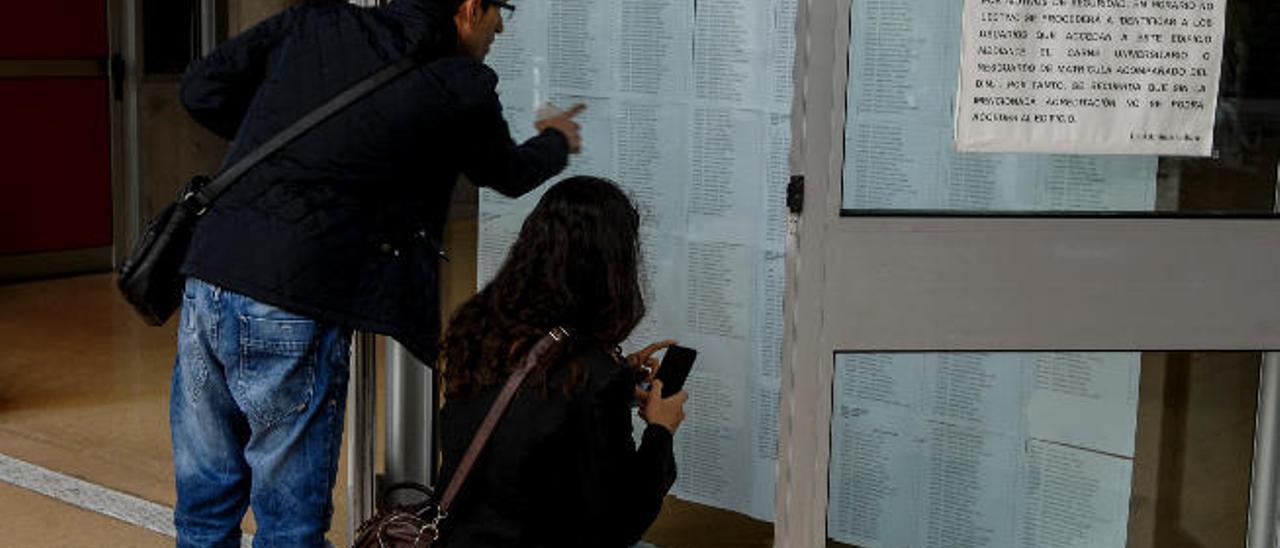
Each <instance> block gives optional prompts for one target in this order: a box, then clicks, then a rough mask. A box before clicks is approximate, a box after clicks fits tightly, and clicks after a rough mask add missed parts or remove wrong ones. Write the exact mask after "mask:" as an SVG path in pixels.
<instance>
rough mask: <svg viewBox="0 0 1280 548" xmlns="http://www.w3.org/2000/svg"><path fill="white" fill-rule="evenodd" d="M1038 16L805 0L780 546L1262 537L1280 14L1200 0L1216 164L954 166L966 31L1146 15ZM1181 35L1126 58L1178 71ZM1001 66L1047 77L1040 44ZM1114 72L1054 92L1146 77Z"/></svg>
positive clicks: (1081, 6) (985, 161)
mask: <svg viewBox="0 0 1280 548" xmlns="http://www.w3.org/2000/svg"><path fill="white" fill-rule="evenodd" d="M1032 4H1040V3H1025V2H972V1H971V2H965V1H962V0H945V1H943V2H923V1H901V0H899V1H888V0H837V1H835V2H801V5H800V9H799V13H798V17H799V21H800V23H799V25H798V27H799V38H798V45H797V49H798V53H797V60H798V64H799V68H798V69H797V71H798V74H799V77H798V79H797V82H798V84H797V90H796V93H797V95H799V96H800V99H799V100H798V101H797V103H798V104H799V105H802V106H801V107H798V108H800V109H801V110H802V112H798V113H797V116H796V117H795V118H796V120H797V121H796V126H795V129H794V138H793V139H794V142H795V143H796V145H795V159H794V160H793V168H794V169H795V170H796V171H797V172H798V173H803V174H804V176H805V182H804V190H803V200H804V203H803V209H802V211H801V212H800V213H799V214H797V215H795V216H794V217H793V225H792V230H791V232H790V234H789V242H788V246H789V247H788V252H789V257H788V273H787V274H788V277H787V279H788V291H787V299H786V322H787V324H786V329H785V332H786V334H787V335H786V340H785V344H784V364H785V365H784V371H783V375H782V402H781V408H780V414H781V417H782V418H781V422H780V430H781V438H782V440H783V441H782V444H783V445H782V450H781V454H782V461H781V462H780V464H779V480H778V490H777V493H778V498H777V508H778V520H777V523H776V529H775V541H776V543H777V544H778V545H780V546H822V545H824V544H826V543H832V545H838V546H844V545H856V546H974V547H986V546H991V547H1000V546H1058V545H1062V546H1069V545H1075V544H1072V542H1075V543H1080V542H1084V543H1085V544H1084V545H1089V546H1117V547H1122V546H1133V547H1142V546H1196V547H1201V546H1203V547H1208V546H1239V545H1242V544H1244V543H1245V542H1246V539H1251V540H1248V542H1251V543H1252V542H1257V541H1258V539H1264V538H1270V535H1271V530H1272V529H1273V525H1274V516H1271V515H1270V514H1269V509H1270V506H1271V505H1270V501H1271V497H1270V496H1269V491H1268V489H1269V486H1268V482H1269V481H1270V480H1269V478H1270V477H1271V474H1272V472H1271V466H1270V463H1271V461H1272V460H1273V459H1272V458H1271V455H1270V453H1269V451H1270V449H1269V447H1270V444H1269V436H1267V435H1261V436H1255V431H1256V432H1262V433H1266V432H1269V431H1270V429H1269V428H1267V427H1266V426H1267V425H1269V424H1271V423H1269V422H1267V421H1270V420H1272V417H1271V414H1272V413H1273V408H1272V405H1271V402H1273V398H1274V395H1273V393H1272V390H1273V387H1272V383H1271V382H1270V381H1269V380H1268V379H1270V374H1271V367H1273V366H1272V365H1270V363H1271V361H1270V358H1268V356H1269V355H1267V354H1264V353H1263V352H1264V351H1267V350H1273V349H1275V348H1276V347H1277V344H1278V343H1280V329H1277V328H1276V326H1277V320H1280V315H1278V314H1277V313H1276V310H1277V305H1278V304H1280V259H1277V258H1276V257H1275V254H1274V253H1273V252H1271V251H1269V250H1272V249H1274V248H1275V246H1276V245H1277V244H1280V223H1277V222H1276V221H1275V219H1274V218H1272V216H1271V212H1272V211H1273V210H1274V206H1275V204H1274V196H1275V183H1276V175H1277V156H1278V154H1277V151H1280V146H1277V144H1278V143H1280V124H1278V123H1277V120H1278V119H1280V102H1278V99H1280V85H1277V80H1276V78H1275V76H1274V75H1273V74H1270V72H1273V71H1268V70H1266V69H1262V68H1260V66H1259V65H1258V63H1257V59H1264V58H1265V59H1275V58H1276V52H1277V45H1276V40H1275V39H1274V38H1272V37H1271V36H1269V34H1268V33H1267V32H1266V30H1265V29H1266V27H1265V24H1264V23H1263V22H1264V21H1275V20H1276V19H1277V17H1280V12H1277V8H1276V7H1274V6H1273V5H1270V4H1267V3H1265V2H1246V1H1238V2H1231V3H1229V4H1228V5H1226V6H1225V7H1224V8H1225V9H1221V10H1219V11H1212V10H1213V9H1215V5H1213V4H1212V3H1206V4H1205V5H1200V4H1197V5H1196V6H1192V7H1194V8H1195V9H1204V10H1209V11H1206V12H1205V13H1206V14H1208V16H1209V18H1210V19H1212V20H1211V21H1210V22H1209V23H1206V25H1208V26H1207V28H1211V29H1212V28H1215V25H1216V27H1217V28H1220V29H1221V33H1216V32H1210V31H1206V32H1205V33H1204V35H1205V36H1208V37H1209V38H1206V39H1202V41H1203V40H1208V41H1210V42H1213V43H1215V44H1222V45H1225V47H1222V48H1221V49H1219V50H1217V51H1218V54H1219V55H1221V58H1220V59H1221V67H1219V69H1220V72H1219V78H1218V82H1219V88H1220V89H1219V91H1218V94H1217V95H1216V96H1215V97H1214V101H1213V105H1212V107H1206V108H1211V110H1212V112H1213V114H1214V116H1213V117H1212V120H1213V123H1212V130H1211V133H1212V141H1213V146H1212V147H1211V148H1212V150H1211V153H1210V155H1209V156H1206V157H1190V156H1181V155H1171V154H1170V155H1161V154H1158V153H1152V152H1151V151H1137V150H1136V148H1135V151H1134V152H1132V153H1126V154H1096V153H1092V154H1079V153H1076V152H1068V151H1063V152H1058V153H1043V152H1042V153H1027V152H1020V153H991V152H984V153H969V152H960V151H958V150H957V148H956V145H955V137H954V136H955V135H956V128H955V125H954V124H955V123H956V117H955V114H954V113H955V112H956V104H957V101H973V100H974V99H973V97H972V93H973V90H972V89H968V90H967V91H966V89H965V87H966V86H965V83H964V82H962V81H960V74H961V73H962V71H961V68H962V65H964V63H965V60H966V59H967V58H971V57H975V56H980V54H978V53H972V54H967V53H964V51H965V50H964V49H963V47H962V46H963V45H964V44H965V43H966V42H965V40H966V39H968V38H969V37H971V36H977V32H978V31H977V30H975V27H974V26H972V25H971V26H969V27H965V25H964V22H965V17H966V15H969V16H974V14H976V15H977V17H983V13H992V14H996V15H990V17H991V18H992V19H999V18H1001V17H1004V16H1001V15H998V14H999V13H1004V12H1010V13H1018V14H1019V17H1021V19H1020V21H1026V20H1027V19H1026V16H1027V15H1028V14H1029V13H1030V14H1031V15H1034V16H1035V20H1036V21H1037V25H1039V26H1036V27H1033V28H1031V29H1030V31H1029V34H1030V36H1031V38H1027V39H1026V40H1028V41H1031V40H1034V37H1035V33H1036V32H1037V31H1044V32H1045V35H1046V36H1047V35H1048V34H1049V33H1050V31H1054V30H1055V29H1053V28H1051V26H1052V25H1053V24H1056V23H1054V22H1057V21H1063V22H1070V21H1077V22H1078V21H1084V20H1086V19H1089V17H1095V18H1098V19H1097V20H1098V24H1097V25H1095V27H1096V28H1093V29H1089V30H1091V31H1097V30H1099V29H1105V28H1107V27H1105V25H1106V21H1107V17H1112V18H1113V19H1114V20H1115V21H1119V20H1121V19H1122V18H1127V17H1153V16H1152V15H1150V14H1136V15H1135V14H1132V13H1128V12H1126V13H1119V12H1115V13H1108V12H1107V11H1106V10H1107V9H1131V10H1141V9H1146V8H1152V9H1154V8H1153V6H1152V4H1154V3H1146V2H1127V3H1126V2H1120V3H1106V4H1107V5H1106V6H1103V5H1102V4H1103V3H1083V2H1075V3H1071V4H1068V3H1065V2H1062V3H1057V4H1056V6H1057V7H1055V5H1054V3H1053V2H1049V3H1044V4H1045V6H1042V7H1040V8H1037V7H1036V6H1032ZM1183 5H1185V6H1190V5H1189V4H1186V3H1183ZM982 6H988V7H987V8H983V7H982ZM1162 6H1163V7H1166V8H1167V7H1170V6H1169V5H1167V4H1162ZM1217 7H1223V6H1217ZM983 9H985V10H986V12H984V11H982V10H983ZM1036 9H1043V10H1047V12H1046V13H1039V12H1034V10H1036ZM1161 9H1163V8H1161ZM1188 9H1191V8H1190V7H1189V8H1188ZM1028 10H1031V11H1032V12H1034V13H1031V12H1028ZM1073 10H1074V11H1073ZM1090 10H1093V11H1090ZM1098 10H1101V11H1098ZM1157 15H1158V14H1157ZM1178 18H1180V16H1177V17H1175V18H1174V19H1168V18H1164V19H1161V18H1159V17H1156V18H1155V19H1141V21H1145V22H1147V23H1151V24H1155V25H1157V27H1158V26H1159V24H1161V22H1167V23H1169V26H1168V27H1167V28H1163V29H1160V28H1157V29H1156V30H1158V31H1159V32H1156V31H1153V30H1151V29H1150V28H1147V29H1146V34H1147V35H1149V37H1148V38H1147V39H1146V40H1147V41H1148V42H1152V43H1155V42H1159V44H1155V45H1153V44H1146V45H1145V46H1143V47H1141V48H1139V47H1136V46H1135V47H1132V48H1122V49H1126V50H1127V49H1138V50H1142V51H1144V52H1147V53H1143V54H1141V55H1142V56H1148V57H1151V58H1156V57H1162V56H1163V57H1167V58H1174V57H1176V55H1177V54H1176V52H1177V51H1183V50H1184V49H1185V48H1184V46H1182V45H1174V44H1175V42H1176V41H1178V40H1182V39H1183V38H1175V37H1174V36H1173V35H1175V34H1177V35H1180V36H1181V35H1184V34H1187V33H1186V32H1183V31H1181V30H1179V29H1178V28H1177V27H1178V26H1179V24H1178V20H1177V19H1178ZM1213 18H1216V19H1213ZM1090 20H1092V19H1090ZM1124 20H1125V21H1134V22H1136V21H1139V19H1124ZM1046 21H1047V22H1046ZM1191 22H1192V23H1194V22H1195V21H1191ZM1210 23H1211V24H1210ZM1063 24H1066V23H1063ZM1115 24H1116V25H1119V24H1120V23H1115ZM1135 24H1136V23H1135ZM1022 26H1025V25H1022ZM966 28H968V30H966ZM1144 28H1145V27H1144ZM1007 30H1010V31H1017V30H1027V29H1021V28H1020V26H1019V25H1010V27H1009V29H1007ZM1081 30H1082V29H1074V30H1073V31H1071V32H1075V33H1076V35H1075V36H1076V37H1077V38H1080V39H1082V40H1083V39H1085V38H1084V37H1083V34H1082V33H1081V32H1080V31H1081ZM1057 31H1062V29H1057ZM1121 34H1122V33H1121V32H1120V31H1117V32H1116V34H1115V36H1114V37H1113V39H1114V40H1116V41H1119V40H1120V39H1119V36H1120V35H1121ZM1157 34H1158V35H1159V36H1160V38H1159V39H1157V38H1153V37H1152V36H1155V35H1157ZM988 36H990V35H988ZM1001 36H1005V37H1008V36H1014V34H1004V35H1001ZM1091 36H1092V35H1091ZM1094 37H1095V38H1096V36H1094ZM1099 39H1100V40H1101V38H1099ZM1128 39H1129V38H1126V40H1128ZM1133 39H1134V40H1136V38H1133ZM1176 44H1182V42H1176ZM1113 46H1114V44H1113ZM1053 47H1054V48H1057V47H1059V46H1053ZM1117 47H1118V46H1117ZM1098 48H1099V49H1101V48H1103V46H1101V45H1100V46H1098ZM1179 48H1183V49H1179ZM1210 49H1212V48H1210ZM974 51H976V49H975V50H974ZM988 51H997V50H988ZM1170 52H1173V53H1170ZM1004 53H1005V54H1006V55H1009V56H1011V57H1012V58H1011V59H1009V60H1007V62H1008V63H1012V64H1016V63H1018V62H1020V61H1028V62H1030V61H1034V62H1035V63H1036V65H1037V66H1040V65H1042V64H1048V63H1042V61H1045V59H1042V58H1041V56H1044V55H1048V54H1047V53H1046V52H1045V51H1043V50H1041V49H1040V47H1038V46H1037V47H1035V48H1024V50H1016V51H1014V50H1009V51H1005V52H1004ZM1052 53H1053V54H1055V55H1061V56H1062V57H1067V56H1071V57H1073V58H1076V57H1082V56H1083V57H1087V54H1086V53H1085V52H1083V51H1081V50H1072V51H1070V52H1068V51H1067V50H1066V49H1062V50H1061V51H1059V50H1057V49H1054V50H1053V51H1052ZM966 55H968V56H969V57H966ZM1126 55H1129V54H1124V55H1115V54H1113V55H1112V56H1111V57H1112V60H1114V59H1116V58H1123V57H1124V56H1126ZM1134 55H1137V54H1134ZM1018 57H1025V58H1026V59H1021V60H1020V59H1018ZM970 60H972V59H970ZM1095 61H1096V63H1094V64H1088V65H1089V66H1094V65H1095V64H1096V65H1097V66H1102V65H1105V64H1106V63H1105V62H1104V61H1106V59H1103V58H1101V57H1099V58H1098V59H1096V60H1095ZM1056 62H1057V61H1055V63H1056ZM1086 64H1087V63H1083V62H1081V61H1079V60H1078V59H1077V61H1075V62H1071V63H1066V62H1064V63H1063V64H1062V66H1061V67H1058V66H1057V65H1054V66H1055V69H1054V70H1055V73H1062V74H1075V73H1073V70H1074V69H1073V68H1071V67H1073V66H1075V65H1081V66H1084V65H1086ZM1156 65H1158V63H1156ZM1134 66H1136V65H1134ZM1152 66H1155V65H1152ZM1152 66H1147V67H1146V68H1144V69H1142V70H1145V71H1146V72H1147V73H1152V72H1153V71H1156V72H1159V71H1162V70H1163V71H1167V70H1168V67H1166V68H1165V69H1154V68H1152ZM1169 66H1172V65H1169ZM1103 70H1104V69H1099V68H1094V69H1088V68H1085V69H1081V73H1082V74H1085V76H1063V77H1061V79H1062V81H1063V82H1065V84H1064V86H1065V88H1066V89H1068V90H1070V89H1075V87H1076V82H1077V81H1079V82H1082V83H1081V84H1080V85H1081V86H1085V87H1089V86H1094V85H1095V84H1094V82H1109V83H1110V84H1114V85H1115V87H1117V88H1129V87H1131V86H1130V85H1131V84H1135V83H1140V84H1141V85H1140V86H1139V87H1140V88H1141V89H1142V90H1143V93H1147V92H1148V91H1149V90H1150V89H1151V88H1150V87H1149V84H1152V83H1153V82H1152V81H1148V80H1147V79H1142V78H1138V77H1136V76H1133V72H1134V70H1135V69H1134V67H1133V66H1130V67H1129V68H1127V69H1123V70H1122V71H1119V72H1113V73H1112V74H1111V75H1109V76H1108V77H1107V78H1102V77H1101V76H1100V75H1099V74H1095V73H1100V72H1102V71H1103ZM1051 80H1052V79H1051ZM1110 84H1108V85H1110ZM1030 85H1031V84H1028V86H1030ZM1036 85H1040V84H1036ZM1045 85H1046V86H1051V84H1045ZM1097 85H1098V86H1102V87H1106V86H1104V85H1103V84H1097ZM970 87H971V86H970ZM966 93H968V94H969V95H966ZM1152 97H1158V96H1155V95H1153V96H1152ZM1152 97H1144V98H1145V99H1151V98H1152ZM957 98H960V99H957ZM1021 100H1022V99H1019V101H1021ZM1073 100H1075V101H1077V102H1078V104H1086V102H1084V101H1080V100H1079V99H1073ZM1061 101H1062V100H1061V99H1059V102H1058V103H1055V104H1062V103H1061ZM988 102H990V100H988ZM998 102H1004V103H1014V102H1017V101H1013V100H1001V101H998ZM1087 104H1094V103H1087ZM1097 104H1102V102H1098V103H1097ZM1121 104H1124V103H1121ZM1209 137H1210V135H1209V134H1208V133H1206V134H1203V135H1201V138H1209ZM1110 152H1120V151H1110ZM1260 379H1261V380H1260ZM1259 402H1260V403H1261V405H1259V404H1258V403H1259ZM1258 421H1261V422H1258ZM1255 447H1256V449H1255ZM1255 460H1256V461H1258V462H1261V463H1263V464H1264V465H1263V466H1255V465H1253V463H1254V461H1255ZM1209 478H1212V479H1211V480H1210V479H1209ZM1252 491H1257V493H1259V494H1255V495H1251V492H1252ZM1262 495H1266V496H1262ZM1260 511H1261V512H1262V514H1263V515H1262V519H1260V518H1259V513H1260ZM1251 512H1252V513H1253V517H1250V513H1251Z"/></svg>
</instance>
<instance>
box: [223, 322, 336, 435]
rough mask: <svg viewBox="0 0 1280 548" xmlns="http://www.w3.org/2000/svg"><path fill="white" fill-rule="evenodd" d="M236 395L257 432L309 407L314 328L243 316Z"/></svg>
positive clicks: (308, 324) (314, 352) (313, 381)
mask: <svg viewBox="0 0 1280 548" xmlns="http://www.w3.org/2000/svg"><path fill="white" fill-rule="evenodd" d="M239 319H240V363H239V367H238V368H237V371H236V373H237V374H236V379H235V381H234V382H232V383H231V384H232V385H233V386H234V387H235V392H236V394H235V396H236V399H237V400H239V403H240V405H241V407H243V408H244V410H245V412H246V414H248V415H249V421H250V423H251V424H252V425H253V426H254V428H255V429H258V428H268V427H270V426H272V425H274V424H275V423H277V422H280V421H281V420H282V419H284V418H286V417H289V416H291V415H295V414H297V413H301V412H302V411H304V410H305V409H306V408H307V404H308V403H309V402H310V401H311V396H312V393H313V392H314V390H315V370H316V347H317V341H316V324H315V322H313V321H311V320H308V319H304V318H290V319H278V318H261V317H253V316H240V318H239Z"/></svg>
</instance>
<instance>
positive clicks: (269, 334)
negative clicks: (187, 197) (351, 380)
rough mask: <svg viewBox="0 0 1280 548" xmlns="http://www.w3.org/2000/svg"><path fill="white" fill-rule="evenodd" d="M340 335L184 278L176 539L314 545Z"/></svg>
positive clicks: (174, 418) (181, 542) (334, 442)
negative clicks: (252, 524)
mask: <svg viewBox="0 0 1280 548" xmlns="http://www.w3.org/2000/svg"><path fill="white" fill-rule="evenodd" d="M350 343H351V332H350V330H348V329H345V328H341V327H337V326H332V325H325V324H323V323H319V322H316V321H314V320H311V319H309V318H306V317H303V316H299V315H297V314H293V313H290V312H286V311H284V310H281V309H279V308H276V307H274V306H270V305H266V304H263V303H260V302H258V301H255V300H253V299H250V298H248V297H246V296H244V295H240V294H237V293H232V292H230V291H227V290H224V289H222V288H219V287H216V286H213V285H210V284H207V283H205V282H202V281H200V280H197V279H194V278H191V279H188V281H187V285H186V294H185V296H184V299H183V303H182V319H181V324H180V326H179V328H178V358H177V365H176V366H175V367H174V374H173V392H172V394H171V395H170V398H169V421H170V425H171V426H172V429H173V464H174V475H175V476H176V479H177V484H178V504H177V506H176V508H175V509H174V524H175V525H176V526H177V529H178V546H179V547H187V546H193V547H194V546H200V547H206V546H219V547H220V546H235V547H238V546H239V545H240V536H241V533H240V520H241V519H242V518H243V517H244V513H245V510H246V508H247V507H248V506H249V505H252V506H253V515H254V518H255V520H256V521H257V524H258V531H257V533H256V534H255V535H254V542H253V544H254V546H255V547H261V546H288V547H295V546H296V547H306V546H325V545H326V542H325V539H324V535H325V532H326V531H328V530H329V521H330V518H331V517H332V515H333V495H332V491H333V486H334V482H335V480H336V477H337V471H338V448H339V446H340V445H341V443H342V421H343V416H344V413H345V409H346V401H347V380H348V377H349V373H348V361H347V360H348V357H349V354H350Z"/></svg>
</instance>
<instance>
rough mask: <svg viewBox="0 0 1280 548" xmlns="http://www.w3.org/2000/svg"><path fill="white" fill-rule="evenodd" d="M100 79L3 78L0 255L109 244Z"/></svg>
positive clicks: (105, 119) (107, 145)
mask: <svg viewBox="0 0 1280 548" xmlns="http://www.w3.org/2000/svg"><path fill="white" fill-rule="evenodd" d="M107 94H108V90H107V82H106V80H105V79H87V78H86V79H73V78H64V79H30V80H27V79H0V255H7V254H15V253H32V252H43V251H57V250H65V249H78V248H86V247H98V246H105V245H110V244H111V139H110V130H109V124H110V120H109V115H108V112H107V107H108V104H109V97H108V95H107Z"/></svg>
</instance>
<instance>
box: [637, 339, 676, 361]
mask: <svg viewBox="0 0 1280 548" xmlns="http://www.w3.org/2000/svg"><path fill="white" fill-rule="evenodd" d="M675 343H676V340H675V339H667V340H664V341H658V342H656V343H653V344H650V345H649V346H646V347H644V348H643V349H641V350H640V351H639V352H636V354H635V355H636V356H639V357H640V361H647V360H648V359H649V356H652V355H653V353H654V352H657V351H659V350H662V349H663V348H666V347H668V346H671V345H673V344H675Z"/></svg>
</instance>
